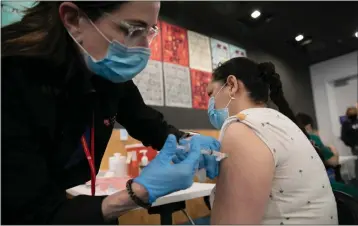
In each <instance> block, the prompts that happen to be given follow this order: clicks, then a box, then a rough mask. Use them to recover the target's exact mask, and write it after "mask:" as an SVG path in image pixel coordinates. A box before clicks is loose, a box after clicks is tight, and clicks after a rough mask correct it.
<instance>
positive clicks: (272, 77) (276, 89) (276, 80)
mask: <svg viewBox="0 0 358 226" xmlns="http://www.w3.org/2000/svg"><path fill="white" fill-rule="evenodd" d="M258 67H259V71H260V77H261V78H262V80H263V81H264V82H265V83H267V84H268V85H269V87H270V97H271V99H273V98H275V96H276V95H279V94H281V93H282V83H281V80H280V75H279V74H277V73H276V70H275V65H274V64H273V63H271V62H264V63H260V64H259V65H258Z"/></svg>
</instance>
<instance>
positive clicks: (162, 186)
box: [134, 135, 200, 204]
mask: <svg viewBox="0 0 358 226" xmlns="http://www.w3.org/2000/svg"><path fill="white" fill-rule="evenodd" d="M191 149H192V151H191V152H190V153H189V154H188V155H186V157H185V158H183V160H182V161H181V162H179V163H178V164H175V163H174V164H173V163H172V159H173V156H175V154H176V152H178V151H180V149H177V140H176V137H175V136H174V135H169V136H168V138H167V140H166V141H165V144H164V147H163V148H162V149H161V151H160V153H159V154H158V155H157V156H156V157H155V158H154V159H153V160H152V161H151V162H150V163H149V165H148V166H146V167H145V168H144V169H143V170H142V172H141V174H140V175H139V176H138V177H137V178H135V179H134V182H135V183H138V184H141V185H142V186H143V187H144V188H145V189H146V190H147V191H148V194H149V203H150V204H152V203H153V202H155V200H157V198H159V197H161V196H164V195H167V194H170V193H172V192H175V191H179V190H183V189H187V188H189V187H190V186H191V185H192V184H193V178H194V174H195V172H196V170H197V169H198V166H199V158H200V146H198V144H197V143H195V144H191Z"/></svg>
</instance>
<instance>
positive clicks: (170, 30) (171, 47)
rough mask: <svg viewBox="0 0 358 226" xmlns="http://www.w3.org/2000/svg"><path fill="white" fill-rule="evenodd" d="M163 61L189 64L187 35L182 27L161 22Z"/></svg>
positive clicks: (183, 64)
mask: <svg viewBox="0 0 358 226" xmlns="http://www.w3.org/2000/svg"><path fill="white" fill-rule="evenodd" d="M161 25H162V42H163V43H162V46H163V47H162V48H163V61H164V62H167V63H172V64H179V65H182V66H189V59H188V58H189V49H188V37H187V32H186V30H185V29H184V28H181V27H178V26H175V25H171V24H168V23H165V22H162V24H161Z"/></svg>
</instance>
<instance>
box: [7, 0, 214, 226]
mask: <svg viewBox="0 0 358 226" xmlns="http://www.w3.org/2000/svg"><path fill="white" fill-rule="evenodd" d="M159 8H160V3H159V2H153V1H151V2H122V1H108V2H107V1H92V2H90V1H88V2H84V1H76V2H63V1H58V2H50V1H49V2H45V1H44V2H38V3H36V4H35V5H34V6H33V7H31V8H29V9H28V10H27V11H26V12H25V13H24V16H23V18H22V19H21V20H20V21H18V22H15V23H12V24H9V25H7V26H5V27H3V28H2V29H1V33H2V39H1V47H2V50H1V51H2V52H1V55H2V56H1V63H2V76H1V80H2V82H1V85H2V87H1V94H2V103H1V104H2V124H1V130H2V133H1V138H2V150H1V155H2V164H1V165H2V168H1V169H2V170H1V177H2V189H1V190H2V193H1V197H2V206H3V208H2V223H3V224H98V225H101V224H107V223H113V224H117V219H118V216H120V215H121V214H123V213H124V212H126V211H128V210H130V209H133V208H135V207H137V206H138V205H140V206H144V207H148V206H150V205H151V204H152V203H153V202H154V201H155V200H156V199H157V198H159V197H161V196H163V195H166V194H169V193H171V192H174V191H177V190H181V189H185V188H188V187H189V186H191V184H192V182H193V177H194V172H195V170H196V169H197V168H198V165H200V166H202V167H207V166H208V165H207V164H208V163H209V162H210V161H212V163H213V164H211V166H213V167H214V168H213V170H212V172H215V173H216V172H218V170H217V169H215V167H217V164H216V161H215V159H213V158H210V157H209V156H202V155H200V148H201V145H202V144H205V145H206V148H208V147H209V148H213V147H215V148H214V149H215V150H217V151H218V150H219V149H220V144H219V143H218V142H217V141H216V140H215V139H214V138H210V137H204V136H201V135H197V136H195V137H193V139H192V140H190V142H191V143H190V144H191V145H190V147H191V149H190V153H189V154H188V155H187V157H186V158H185V160H183V161H182V162H180V163H178V164H172V163H171V162H172V159H171V158H172V157H173V156H174V155H175V153H176V151H178V150H177V149H176V145H177V142H178V141H180V140H183V139H185V138H187V137H189V136H190V135H189V134H187V133H184V132H182V131H179V130H178V129H177V128H175V127H173V126H171V125H169V124H168V123H167V122H166V121H165V120H164V118H163V115H162V114H161V113H159V112H158V111H156V110H154V109H153V108H151V107H149V106H147V105H146V104H145V103H144V102H143V99H142V97H141V95H140V92H139V91H138V88H137V87H136V86H135V84H134V83H133V81H132V78H133V77H134V76H136V75H137V74H138V73H140V72H141V71H142V70H143V69H144V68H145V67H146V65H147V62H148V59H149V56H150V49H149V48H148V46H149V43H150V42H151V40H153V38H155V36H156V35H157V33H158V28H157V26H156V24H157V20H158V13H159ZM116 121H117V122H118V123H119V124H121V125H122V126H124V127H125V128H126V129H127V130H128V132H129V134H130V135H131V136H132V137H134V138H135V139H137V140H139V141H141V142H142V143H143V144H144V145H146V146H152V147H153V148H154V149H157V150H161V153H160V154H159V155H158V156H157V157H156V158H155V159H154V160H153V161H152V162H151V163H150V164H149V165H148V166H147V167H146V168H145V169H144V170H143V171H142V173H141V175H140V176H139V177H137V178H134V180H129V181H128V183H127V190H125V191H120V192H117V193H115V194H113V195H110V196H102V197H101V196H84V195H80V196H77V197H75V198H73V199H71V200H68V199H67V198H66V189H68V188H71V187H74V186H77V185H79V184H84V183H85V182H87V181H88V180H89V179H90V178H91V177H92V178H95V175H96V174H97V172H98V169H99V167H100V164H101V161H102V157H103V155H104V152H105V150H106V147H107V144H108V141H109V139H110V137H111V134H112V130H113V127H114V123H115V122H116ZM194 138H195V139H194ZM212 145H213V146H212ZM84 152H86V154H85V153H84ZM210 175H211V176H213V177H215V176H216V175H215V174H214V173H211V174H210ZM93 185H94V183H93ZM92 193H93V194H94V189H93V190H92Z"/></svg>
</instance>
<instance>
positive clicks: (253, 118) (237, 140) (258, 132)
mask: <svg viewBox="0 0 358 226" xmlns="http://www.w3.org/2000/svg"><path fill="white" fill-rule="evenodd" d="M208 94H209V96H210V101H209V109H208V114H209V118H210V122H211V123H212V124H213V126H214V127H216V128H217V129H221V134H220V141H221V145H222V149H221V151H222V152H224V153H227V154H228V158H226V159H224V160H223V161H221V163H220V175H219V177H218V178H217V183H216V189H214V190H213V193H212V195H211V198H212V214H211V223H212V224H276V225H277V224H337V223H338V219H337V208H336V202H335V198H334V195H333V192H332V188H331V185H330V182H329V179H328V176H327V173H326V170H325V167H324V165H323V163H322V161H321V159H320V157H319V156H318V154H317V152H316V150H315V149H314V147H313V145H312V144H311V142H310V141H309V140H308V138H307V136H306V135H305V134H304V132H303V131H302V130H301V129H300V128H299V127H298V126H297V125H296V124H295V123H294V122H293V121H292V120H294V121H295V117H294V115H293V113H292V111H291V110H290V109H289V106H288V104H287V101H286V100H285V98H284V96H283V91H282V84H281V82H280V78H279V75H278V74H277V73H276V72H275V67H274V65H273V64H271V63H261V64H257V63H255V62H253V61H251V60H249V59H247V58H233V59H231V60H229V61H227V62H225V63H224V64H222V65H221V66H219V67H218V68H217V69H216V70H214V72H213V78H212V82H211V83H210V84H209V86H208ZM269 96H270V98H271V100H272V101H273V102H274V103H275V104H276V105H277V107H278V108H279V110H280V111H282V112H284V113H285V114H286V115H287V116H288V117H287V116H285V115H284V114H282V113H280V112H279V111H276V110H273V109H270V108H266V103H267V101H268V99H269ZM288 113H289V114H288ZM291 119H292V120H291Z"/></svg>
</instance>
